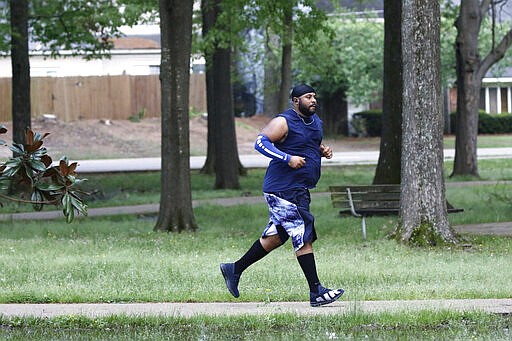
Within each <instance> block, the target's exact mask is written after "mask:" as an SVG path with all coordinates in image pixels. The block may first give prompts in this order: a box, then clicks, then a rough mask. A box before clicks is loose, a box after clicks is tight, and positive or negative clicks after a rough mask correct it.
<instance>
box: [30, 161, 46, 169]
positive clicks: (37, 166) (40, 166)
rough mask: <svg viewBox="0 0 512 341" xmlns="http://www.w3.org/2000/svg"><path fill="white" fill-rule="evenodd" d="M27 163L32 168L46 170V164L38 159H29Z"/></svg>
mask: <svg viewBox="0 0 512 341" xmlns="http://www.w3.org/2000/svg"><path fill="white" fill-rule="evenodd" d="M29 164H30V167H31V168H32V169H33V170H36V171H39V172H44V171H45V170H46V165H45V164H44V163H42V162H41V161H39V160H31V161H30V162H29Z"/></svg>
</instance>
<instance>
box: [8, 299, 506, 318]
mask: <svg viewBox="0 0 512 341" xmlns="http://www.w3.org/2000/svg"><path fill="white" fill-rule="evenodd" d="M419 310H435V311H440V310H454V311H484V312H488V313H496V314H510V313H512V298H504V299H469V300H462V299H446V300H444V299H437V300H410V301H337V302H335V303H332V304H330V305H326V306H323V307H317V308H312V307H310V306H309V303H307V302H272V303H264V302H243V303H235V302H223V303H219V302H217V303H98V304H96V303H80V304H0V315H4V316H8V317H9V316H10V317H13V316H35V317H55V316H62V315H83V316H88V317H101V316H110V315H127V316H181V317H191V316H197V315H209V316H220V315H223V316H234V315H236V316H238V315H266V314H281V313H292V314H298V315H330V314H344V313H356V312H359V313H378V312H400V311H419Z"/></svg>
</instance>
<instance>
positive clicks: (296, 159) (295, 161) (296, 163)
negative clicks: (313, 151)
mask: <svg viewBox="0 0 512 341" xmlns="http://www.w3.org/2000/svg"><path fill="white" fill-rule="evenodd" d="M305 164H306V159H305V158H303V157H302V156H296V155H293V156H292V157H291V158H290V161H288V166H290V167H292V168H293V169H299V168H302V167H304V165H305Z"/></svg>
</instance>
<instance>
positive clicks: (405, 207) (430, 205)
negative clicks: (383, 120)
mask: <svg viewBox="0 0 512 341" xmlns="http://www.w3.org/2000/svg"><path fill="white" fill-rule="evenodd" d="M401 25H402V62H403V84H407V86H404V87H403V100H402V108H403V135H402V165H401V196H400V212H399V216H400V219H399V223H398V225H397V227H396V229H395V231H394V232H393V233H394V236H395V238H396V239H397V240H400V241H401V242H404V243H407V244H413V245H428V246H433V245H437V244H440V243H456V242H458V238H457V235H456V234H455V232H454V231H453V229H452V228H451V227H450V225H449V222H448V213H447V207H446V198H445V184H444V176H443V173H444V172H443V115H442V106H443V104H442V95H441V73H440V69H441V63H440V61H441V55H440V45H441V43H440V7H439V2H438V1H424V0H402V17H401Z"/></svg>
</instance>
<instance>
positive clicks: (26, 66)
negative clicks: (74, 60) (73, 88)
mask: <svg viewBox="0 0 512 341" xmlns="http://www.w3.org/2000/svg"><path fill="white" fill-rule="evenodd" d="M10 8H11V30H12V35H11V36H12V41H11V65H12V139H13V142H14V143H22V144H23V143H24V142H25V139H26V137H25V132H26V131H27V129H29V128H30V127H31V120H30V62H29V54H28V53H29V51H28V1H27V0H11V1H10Z"/></svg>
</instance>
